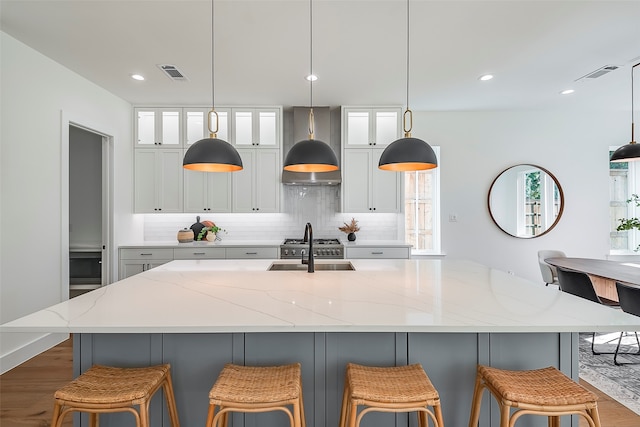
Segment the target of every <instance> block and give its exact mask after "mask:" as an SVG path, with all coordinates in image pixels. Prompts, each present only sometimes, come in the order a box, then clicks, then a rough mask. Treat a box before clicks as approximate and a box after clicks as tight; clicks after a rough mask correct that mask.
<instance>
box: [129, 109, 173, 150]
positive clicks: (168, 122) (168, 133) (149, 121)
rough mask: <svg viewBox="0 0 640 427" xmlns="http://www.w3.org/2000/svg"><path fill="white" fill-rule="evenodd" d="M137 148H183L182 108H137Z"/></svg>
mask: <svg viewBox="0 0 640 427" xmlns="http://www.w3.org/2000/svg"><path fill="white" fill-rule="evenodd" d="M134 111H135V147H136V148H158V147H160V146H162V147H165V148H173V147H181V146H182V108H136V109H135V110H134Z"/></svg>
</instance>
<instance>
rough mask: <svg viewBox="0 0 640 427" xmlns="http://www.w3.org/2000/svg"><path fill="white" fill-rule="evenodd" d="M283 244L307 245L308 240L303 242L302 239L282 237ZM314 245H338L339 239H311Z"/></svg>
mask: <svg viewBox="0 0 640 427" xmlns="http://www.w3.org/2000/svg"><path fill="white" fill-rule="evenodd" d="M283 244H284V245H308V244H309V243H308V242H305V241H304V239H284V243H283ZM313 244H314V245H340V244H341V243H340V240H338V239H313Z"/></svg>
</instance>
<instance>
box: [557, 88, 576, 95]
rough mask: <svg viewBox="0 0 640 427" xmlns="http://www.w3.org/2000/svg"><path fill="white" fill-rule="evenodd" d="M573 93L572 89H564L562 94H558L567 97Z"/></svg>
mask: <svg viewBox="0 0 640 427" xmlns="http://www.w3.org/2000/svg"><path fill="white" fill-rule="evenodd" d="M573 92H575V90H573V89H565V90H563V91H562V92H560V95H569V94H570V93H573Z"/></svg>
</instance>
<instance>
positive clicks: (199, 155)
mask: <svg viewBox="0 0 640 427" xmlns="http://www.w3.org/2000/svg"><path fill="white" fill-rule="evenodd" d="M214 21H215V19H214V7H213V0H211V111H209V113H208V114H207V127H208V129H209V138H203V139H201V140H199V141H196V142H195V143H194V144H193V145H191V147H189V149H187V152H186V153H185V154H184V158H183V160H182V167H183V168H185V169H189V170H194V171H201V172H236V171H239V170H242V159H241V158H240V154H238V152H237V151H236V149H235V148H234V147H233V146H232V145H231V144H229V143H228V142H227V141H224V140H222V139H218V138H217V133H218V130H219V116H218V113H217V112H216V109H215V79H214V70H215V67H214V62H213V58H214V56H215V55H214V49H215V40H214V31H213V30H214ZM212 117H215V128H214V127H213V126H212V123H211V119H212Z"/></svg>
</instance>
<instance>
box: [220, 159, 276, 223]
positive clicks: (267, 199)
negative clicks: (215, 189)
mask: <svg viewBox="0 0 640 427" xmlns="http://www.w3.org/2000/svg"><path fill="white" fill-rule="evenodd" d="M238 153H239V154H240V157H241V158H242V163H243V165H244V169H242V170H241V171H238V172H234V173H233V174H232V177H233V212H253V213H274V212H280V187H281V185H282V184H281V183H280V172H281V171H280V169H281V167H282V166H281V165H282V162H281V159H280V157H281V154H280V150H278V149H270V150H263V149H260V150H259V149H255V148H239V149H238Z"/></svg>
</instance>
